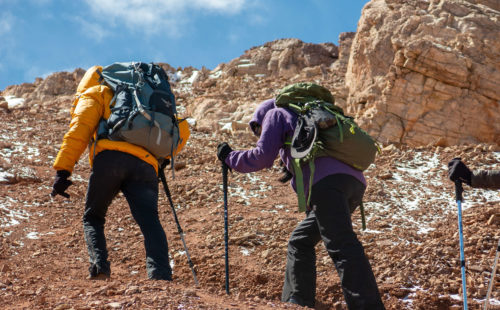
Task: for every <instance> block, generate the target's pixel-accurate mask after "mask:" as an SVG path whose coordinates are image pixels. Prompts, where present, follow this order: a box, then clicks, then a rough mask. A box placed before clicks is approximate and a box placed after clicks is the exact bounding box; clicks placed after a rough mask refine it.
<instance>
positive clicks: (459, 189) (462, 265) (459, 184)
mask: <svg viewBox="0 0 500 310" xmlns="http://www.w3.org/2000/svg"><path fill="white" fill-rule="evenodd" d="M463 191H464V188H463V187H462V182H461V181H459V180H457V181H455V198H456V200H457V205H458V233H459V240H460V269H461V271H462V295H463V303H464V310H467V289H466V283H465V255H464V237H463V227H462V200H463V198H462V193H463Z"/></svg>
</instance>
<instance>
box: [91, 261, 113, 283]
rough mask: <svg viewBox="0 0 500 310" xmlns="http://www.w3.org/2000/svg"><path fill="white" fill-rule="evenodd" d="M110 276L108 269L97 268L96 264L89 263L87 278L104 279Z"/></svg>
mask: <svg viewBox="0 0 500 310" xmlns="http://www.w3.org/2000/svg"><path fill="white" fill-rule="evenodd" d="M110 276H111V271H110V270H109V269H103V268H99V267H98V266H97V265H94V264H93V265H90V267H89V276H88V277H87V280H106V279H109V278H110Z"/></svg>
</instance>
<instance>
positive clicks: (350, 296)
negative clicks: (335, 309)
mask: <svg viewBox="0 0 500 310" xmlns="http://www.w3.org/2000/svg"><path fill="white" fill-rule="evenodd" d="M364 191H365V188H364V186H363V184H362V183H361V182H359V181H358V180H357V179H356V178H354V177H352V176H350V175H346V174H334V175H330V176H327V177H325V178H323V179H321V180H320V181H319V182H317V183H316V184H315V185H314V186H313V188H312V194H311V206H312V210H311V211H310V212H309V213H308V214H307V217H306V218H305V219H304V220H303V221H302V222H300V223H299V225H298V226H297V227H296V228H295V230H294V231H293V232H292V235H291V237H290V240H289V242H288V254H287V264H286V270H285V283H284V285H283V293H282V297H281V299H282V301H284V302H287V301H289V300H290V298H291V297H293V299H295V301H298V302H299V303H302V305H304V306H309V307H314V303H315V296H316V253H315V250H314V247H315V245H316V244H317V243H318V242H319V241H320V240H322V241H323V243H324V244H325V247H326V250H327V251H328V254H329V255H330V257H331V258H332V260H333V263H334V265H335V268H336V269H337V273H338V275H339V277H340V282H341V286H342V290H343V293H344V298H345V301H346V303H347V306H348V308H349V309H370V310H375V309H384V305H383V304H382V300H381V298H380V293H379V291H378V287H377V283H376V282H375V277H374V275H373V271H372V269H371V266H370V263H369V262H368V259H367V257H366V255H365V252H364V249H363V246H362V245H361V243H360V242H359V240H358V238H357V237H356V234H355V233H354V231H353V229H352V222H351V213H352V212H353V211H354V210H355V209H356V207H357V206H358V205H359V204H360V203H361V201H362V198H363V194H364Z"/></svg>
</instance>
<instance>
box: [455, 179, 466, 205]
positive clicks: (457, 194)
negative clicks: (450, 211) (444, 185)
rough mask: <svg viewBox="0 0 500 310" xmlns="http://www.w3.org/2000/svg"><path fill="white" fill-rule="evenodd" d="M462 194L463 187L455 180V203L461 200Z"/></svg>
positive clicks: (460, 182)
mask: <svg viewBox="0 0 500 310" xmlns="http://www.w3.org/2000/svg"><path fill="white" fill-rule="evenodd" d="M463 192H464V187H463V186H462V181H460V180H456V181H455V200H456V201H462V200H463V196H462V193H463Z"/></svg>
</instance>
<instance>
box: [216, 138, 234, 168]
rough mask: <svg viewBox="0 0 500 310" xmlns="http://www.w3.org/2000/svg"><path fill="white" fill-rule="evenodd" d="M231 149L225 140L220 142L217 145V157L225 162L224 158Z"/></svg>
mask: <svg viewBox="0 0 500 310" xmlns="http://www.w3.org/2000/svg"><path fill="white" fill-rule="evenodd" d="M232 151H233V149H232V148H231V147H230V146H229V144H227V142H222V143H220V144H219V145H218V146H217V158H219V160H220V161H221V162H223V163H225V162H226V158H227V157H228V156H229V153H231V152H232Z"/></svg>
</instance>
